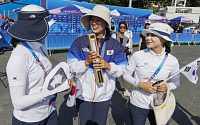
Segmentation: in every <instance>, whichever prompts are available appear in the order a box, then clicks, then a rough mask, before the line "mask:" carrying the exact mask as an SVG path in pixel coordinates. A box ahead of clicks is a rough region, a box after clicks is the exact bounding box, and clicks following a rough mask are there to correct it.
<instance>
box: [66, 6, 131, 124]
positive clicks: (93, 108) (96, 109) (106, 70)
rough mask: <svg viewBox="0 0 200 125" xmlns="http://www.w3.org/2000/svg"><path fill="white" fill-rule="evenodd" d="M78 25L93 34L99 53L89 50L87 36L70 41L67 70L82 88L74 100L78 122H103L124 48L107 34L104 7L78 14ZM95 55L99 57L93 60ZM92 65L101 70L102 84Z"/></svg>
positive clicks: (107, 18) (121, 69)
mask: <svg viewBox="0 0 200 125" xmlns="http://www.w3.org/2000/svg"><path fill="white" fill-rule="evenodd" d="M81 24H82V25H83V27H84V28H85V29H86V30H90V29H92V31H93V33H95V34H96V38H97V43H98V49H99V54H97V53H95V51H90V48H89V42H88V39H87V36H82V37H79V38H77V39H76V40H75V41H74V42H73V44H72V45H71V47H70V49H69V52H68V55H67V63H68V64H69V66H70V69H71V72H76V75H77V76H78V77H79V79H80V81H81V85H82V89H83V93H82V94H81V95H80V96H78V97H77V99H76V106H77V110H78V113H79V120H80V125H93V124H98V125H105V124H106V120H107V115H108V110H109V105H110V100H111V97H112V95H113V92H114V90H115V82H116V78H118V77H120V76H121V75H122V74H123V73H124V69H125V66H126V63H127V61H126V57H125V56H124V48H123V47H122V45H121V44H120V43H119V42H118V41H117V40H116V39H113V38H112V37H111V36H110V30H109V28H108V26H109V27H111V25H110V10H109V9H108V8H106V7H104V6H100V5H97V6H95V7H94V8H93V11H92V12H90V13H88V14H86V15H84V16H83V17H81ZM97 57H99V58H100V59H101V60H100V61H96V58H97ZM94 67H95V68H97V69H98V68H101V69H102V70H103V77H104V83H102V84H98V83H97V80H96V79H95V74H94Z"/></svg>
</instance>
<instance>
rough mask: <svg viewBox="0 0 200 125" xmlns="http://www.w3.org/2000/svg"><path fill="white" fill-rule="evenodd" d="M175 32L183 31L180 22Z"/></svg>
mask: <svg viewBox="0 0 200 125" xmlns="http://www.w3.org/2000/svg"><path fill="white" fill-rule="evenodd" d="M176 32H177V33H183V26H182V24H181V23H180V24H179V27H178V29H177V31H176Z"/></svg>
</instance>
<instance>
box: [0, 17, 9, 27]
mask: <svg viewBox="0 0 200 125" xmlns="http://www.w3.org/2000/svg"><path fill="white" fill-rule="evenodd" d="M8 21H9V18H8V17H6V18H5V21H4V22H3V23H2V24H1V30H7V29H8V28H9V27H10V23H9V22H8Z"/></svg>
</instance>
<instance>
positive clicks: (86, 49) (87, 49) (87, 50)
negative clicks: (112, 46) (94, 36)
mask: <svg viewBox="0 0 200 125" xmlns="http://www.w3.org/2000/svg"><path fill="white" fill-rule="evenodd" d="M82 50H83V51H85V52H90V50H89V48H86V47H85V48H82Z"/></svg>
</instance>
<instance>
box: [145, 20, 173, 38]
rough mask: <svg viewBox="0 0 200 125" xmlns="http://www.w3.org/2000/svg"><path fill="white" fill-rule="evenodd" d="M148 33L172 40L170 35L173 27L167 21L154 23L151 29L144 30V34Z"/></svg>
mask: <svg viewBox="0 0 200 125" xmlns="http://www.w3.org/2000/svg"><path fill="white" fill-rule="evenodd" d="M147 33H153V34H155V35H157V36H160V37H161V38H163V39H165V40H167V41H170V42H171V41H172V40H171V39H170V38H169V37H170V34H171V27H170V26H169V25H167V24H165V23H153V24H151V25H150V26H149V29H144V30H142V35H143V36H145V37H146V36H147Z"/></svg>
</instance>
